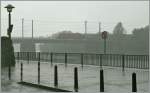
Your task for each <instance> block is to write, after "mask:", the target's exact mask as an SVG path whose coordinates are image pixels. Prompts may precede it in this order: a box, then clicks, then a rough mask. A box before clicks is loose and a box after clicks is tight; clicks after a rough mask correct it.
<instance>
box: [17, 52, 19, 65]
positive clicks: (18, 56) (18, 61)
mask: <svg viewBox="0 0 150 93" xmlns="http://www.w3.org/2000/svg"><path fill="white" fill-rule="evenodd" d="M17 56H18V63H19V52H17Z"/></svg>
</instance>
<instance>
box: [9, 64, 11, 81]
mask: <svg viewBox="0 0 150 93" xmlns="http://www.w3.org/2000/svg"><path fill="white" fill-rule="evenodd" d="M8 78H9V80H11V64H10V62H9V66H8Z"/></svg>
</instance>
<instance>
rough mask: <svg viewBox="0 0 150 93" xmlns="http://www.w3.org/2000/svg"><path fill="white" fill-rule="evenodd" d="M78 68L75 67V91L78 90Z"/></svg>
mask: <svg viewBox="0 0 150 93" xmlns="http://www.w3.org/2000/svg"><path fill="white" fill-rule="evenodd" d="M78 89H79V88H78V68H77V67H75V68H74V91H75V92H78Z"/></svg>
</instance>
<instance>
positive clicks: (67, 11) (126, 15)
mask: <svg viewBox="0 0 150 93" xmlns="http://www.w3.org/2000/svg"><path fill="white" fill-rule="evenodd" d="M7 4H12V5H14V6H15V7H16V8H15V9H14V10H13V12H12V20H13V21H12V23H13V24H14V30H13V33H12V36H21V18H24V19H25V23H24V31H25V36H31V20H32V19H33V20H34V31H35V34H36V36H48V35H51V34H52V33H56V32H59V31H62V30H71V31H73V32H80V33H84V21H85V20H87V21H88V33H96V32H98V22H99V21H100V22H101V27H102V31H103V30H106V31H109V32H110V33H111V32H112V30H113V28H114V26H115V25H116V24H117V23H118V22H120V21H121V22H122V23H123V25H124V27H125V28H126V30H127V32H128V33H131V31H132V30H133V29H134V28H139V27H143V26H145V25H148V24H149V1H70V2H69V1H7V2H6V1H2V3H1V6H2V7H1V12H2V13H1V19H2V35H6V29H7V25H8V21H7V20H8V19H7V17H8V16H7V15H8V13H7V11H6V9H4V8H3V7H4V6H6V5H7Z"/></svg>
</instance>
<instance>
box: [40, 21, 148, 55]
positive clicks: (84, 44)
mask: <svg viewBox="0 0 150 93" xmlns="http://www.w3.org/2000/svg"><path fill="white" fill-rule="evenodd" d="M100 34H101V33H96V34H87V35H86V36H85V35H84V34H81V33H72V32H71V31H63V32H60V33H57V34H54V35H53V36H52V37H53V38H55V39H60V40H61V41H62V42H61V43H59V44H58V43H51V44H44V45H41V49H40V50H41V51H43V52H47V51H49V52H88V53H89V52H90V53H91V52H92V53H103V51H104V40H103V39H102V38H101V35H100ZM69 40H71V41H69ZM106 50H107V53H108V54H134V55H140V54H149V25H148V26H145V27H143V28H136V29H134V30H133V31H132V34H126V30H125V28H124V27H123V26H122V23H121V22H120V23H118V24H117V25H116V26H115V28H114V30H113V34H108V38H107V41H106Z"/></svg>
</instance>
